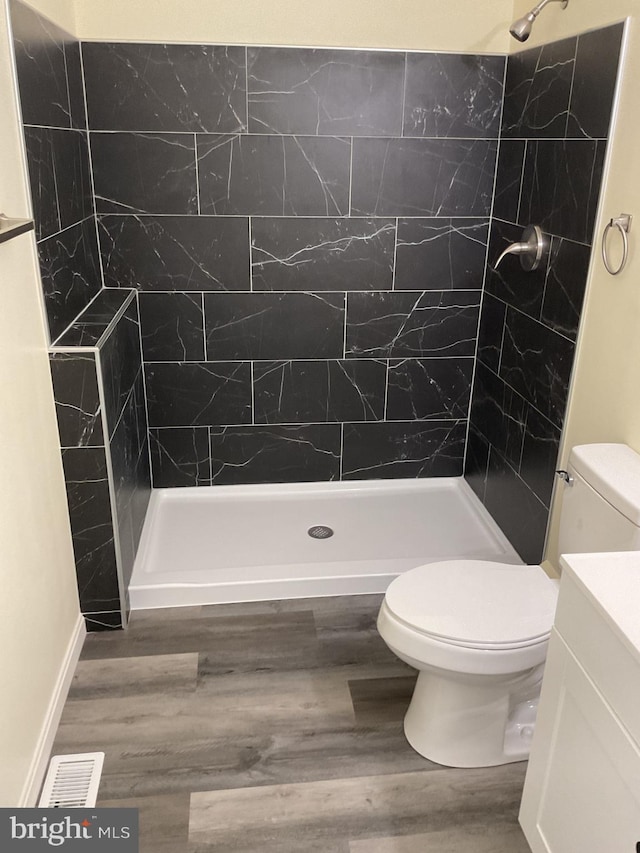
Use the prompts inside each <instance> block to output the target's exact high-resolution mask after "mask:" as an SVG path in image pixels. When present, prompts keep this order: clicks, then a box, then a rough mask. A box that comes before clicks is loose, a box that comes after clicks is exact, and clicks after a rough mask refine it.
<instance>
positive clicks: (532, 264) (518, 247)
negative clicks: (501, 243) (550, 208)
mask: <svg viewBox="0 0 640 853" xmlns="http://www.w3.org/2000/svg"><path fill="white" fill-rule="evenodd" d="M548 251H549V238H548V237H545V235H544V234H543V233H542V229H541V228H540V226H539V225H528V226H527V227H526V228H525V229H524V231H523V232H522V241H521V242H520V243H511V245H510V246H507V248H506V249H505V250H504V252H502V254H501V255H500V257H499V258H498V260H497V261H496V262H495V264H494V265H493V268H494V270H497V269H498V267H499V266H500V264H501V262H502V261H503V260H504V258H506V256H507V255H520V265H521V267H522V269H523V270H526V271H527V272H531V271H532V270H537V269H538V267H539V266H540V264H541V263H542V261H543V259H545V258H546V256H547V254H548Z"/></svg>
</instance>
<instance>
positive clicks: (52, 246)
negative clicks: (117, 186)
mask: <svg viewBox="0 0 640 853" xmlns="http://www.w3.org/2000/svg"><path fill="white" fill-rule="evenodd" d="M10 9H11V24H12V30H13V43H14V52H15V58H16V69H17V76H18V88H19V91H20V103H21V108H22V120H23V124H24V134H25V143H26V153H27V164H28V167H29V182H30V185H31V198H32V204H33V214H34V220H35V224H36V238H37V242H38V254H39V258H40V267H41V274H42V282H43V288H44V296H45V309H46V313H47V319H48V323H49V333H50V339H51V341H55V339H56V338H57V337H58V336H59V335H60V334H61V333H62V332H63V331H64V330H65V329H66V328H67V326H69V325H70V324H71V323H72V322H73V320H74V319H75V318H76V316H77V315H78V314H79V313H80V312H81V311H82V309H83V308H84V307H85V306H86V305H88V304H89V302H90V301H91V300H92V299H93V297H94V296H95V295H96V294H97V293H98V291H99V290H100V288H101V287H102V275H101V270H100V262H99V258H98V240H97V232H96V222H95V212H94V202H93V188H92V183H91V168H90V157H89V146H88V134H87V131H86V126H87V122H86V114H85V99H84V90H83V82H82V64H81V57H80V47H79V44H78V42H77V41H76V40H75V39H73V38H72V37H71V36H70V35H69V34H68V33H65V32H64V31H63V30H61V29H59V28H58V27H56V26H55V25H54V24H52V23H51V22H50V21H48V20H47V19H46V18H44V17H42V16H41V15H39V14H38V13H37V12H35V11H34V10H32V9H30V8H29V7H28V6H26V5H23V4H22V3H20V2H17V0H11V4H10Z"/></svg>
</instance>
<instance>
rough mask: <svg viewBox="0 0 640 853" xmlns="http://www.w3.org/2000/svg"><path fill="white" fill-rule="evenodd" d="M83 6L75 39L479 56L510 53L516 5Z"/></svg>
mask: <svg viewBox="0 0 640 853" xmlns="http://www.w3.org/2000/svg"><path fill="white" fill-rule="evenodd" d="M39 2H40V3H43V2H45V0H39ZM49 4H50V5H52V6H53V5H54V4H55V0H49ZM75 6H76V9H75V14H76V31H75V35H77V36H79V37H80V38H82V39H97V40H103V41H126V40H129V41H160V42H176V41H183V42H189V41H190V42H195V43H196V44H197V43H202V42H216V43H219V44H270V45H299V46H317V47H333V46H338V47H386V48H400V49H403V50H405V49H406V50H411V49H416V50H453V51H470V52H473V53H475V52H503V53H504V52H506V51H507V50H508V36H507V29H508V23H509V19H510V17H511V14H512V9H511V6H512V3H511V0H483V2H482V3H478V2H477V0H455V2H453V0H428V2H425V0H395V2H393V3H389V2H388V0H324V2H322V3H318V2H316V0H243V2H238V0H203V2H199V3H184V2H181V0H136V2H131V0H111V2H109V3H104V2H102V0H83V2H76V4H75Z"/></svg>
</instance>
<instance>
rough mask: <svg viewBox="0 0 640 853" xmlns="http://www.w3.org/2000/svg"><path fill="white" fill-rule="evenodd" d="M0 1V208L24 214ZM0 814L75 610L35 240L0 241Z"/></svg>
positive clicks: (13, 793) (36, 738) (40, 718)
mask: <svg viewBox="0 0 640 853" xmlns="http://www.w3.org/2000/svg"><path fill="white" fill-rule="evenodd" d="M9 56H10V53H9V41H8V31H7V23H6V13H5V8H4V2H3V3H2V5H1V6H0V150H2V157H1V158H0V201H1V208H0V209H2V211H3V212H4V213H7V214H11V215H14V216H27V215H28V210H29V204H28V201H27V195H26V177H25V167H24V163H23V157H22V147H21V134H20V130H19V125H18V117H17V112H16V100H15V95H14V88H13V79H12V72H11V63H10V59H9ZM0 289H1V291H2V297H1V298H2V311H0V400H1V401H2V409H1V414H0V484H1V487H0V543H2V546H1V551H0V587H1V589H2V595H1V596H0V602H1V603H0V649H1V650H2V651H1V652H0V654H1V666H0V671H1V672H2V687H1V690H2V701H1V702H0V756H1V757H2V766H1V768H0V806H10V805H17V804H19V803H22V802H23V795H24V791H25V786H27V785H28V782H29V778H30V775H31V773H32V770H33V768H32V764H33V762H34V760H35V759H36V758H37V754H38V749H39V746H40V745H41V738H42V735H43V728H44V727H45V725H46V722H47V715H48V713H49V706H50V702H51V700H52V697H53V696H54V694H55V691H56V687H57V685H58V683H59V677H60V674H61V668H62V667H63V665H64V662H65V658H66V655H67V651H68V646H69V643H70V642H71V640H72V638H73V637H74V635H75V632H76V628H77V626H78V618H79V607H78V600H77V592H76V583H75V570H74V565H73V554H72V549H71V538H70V534H69V522H68V516H67V509H66V498H65V493H64V483H63V479H62V470H61V463H60V452H59V450H58V437H57V428H56V423H55V412H54V407H53V397H52V391H51V380H50V377H49V366H48V358H47V344H46V340H45V333H44V326H43V318H42V309H41V303H40V285H39V281H38V278H37V273H36V265H35V245H34V241H33V236H32V234H29V235H22V236H20V237H17V238H15V239H14V240H12V241H11V242H8V243H3V244H0Z"/></svg>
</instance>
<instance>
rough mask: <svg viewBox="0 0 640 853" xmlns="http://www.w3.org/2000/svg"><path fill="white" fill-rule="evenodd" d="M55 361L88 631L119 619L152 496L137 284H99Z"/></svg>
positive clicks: (125, 607)
mask: <svg viewBox="0 0 640 853" xmlns="http://www.w3.org/2000/svg"><path fill="white" fill-rule="evenodd" d="M63 347H64V349H63ZM78 347H83V348H84V349H82V350H79V349H78ZM50 364H51V375H52V380H53V390H54V397H55V401H56V411H57V415H58V429H59V433H60V443H61V447H62V457H63V467H64V472H65V481H66V485H67V498H68V505H69V517H70V522H71V533H72V539H73V546H74V552H75V558H76V573H77V577H78V589H79V592H80V605H81V608H82V612H83V613H84V614H85V617H86V619H87V626H88V628H89V630H104V629H106V628H107V627H120V626H121V625H122V624H126V620H127V616H128V598H127V592H126V590H127V587H128V584H129V580H130V578H131V573H132V571H133V562H134V559H135V555H136V551H137V548H138V544H139V542H140V536H141V533H142V525H143V522H144V517H145V513H146V509H147V504H148V501H149V498H150V495H151V478H150V469H149V458H150V457H149V442H148V426H147V416H146V405H145V391H144V382H143V371H142V356H141V344H140V327H139V320H138V308H137V297H136V294H135V292H132V291H125V290H102V291H101V292H100V294H99V295H98V296H97V297H96V299H95V300H94V301H93V302H92V303H91V304H90V305H89V306H88V307H87V308H86V309H85V311H84V312H83V313H82V314H80V316H79V317H78V319H77V321H76V323H74V324H73V325H72V326H71V327H70V329H69V330H68V331H67V332H66V333H65V335H63V336H62V338H61V339H60V345H59V346H58V347H54V348H53V349H52V351H51V353H50ZM100 626H102V627H100Z"/></svg>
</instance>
